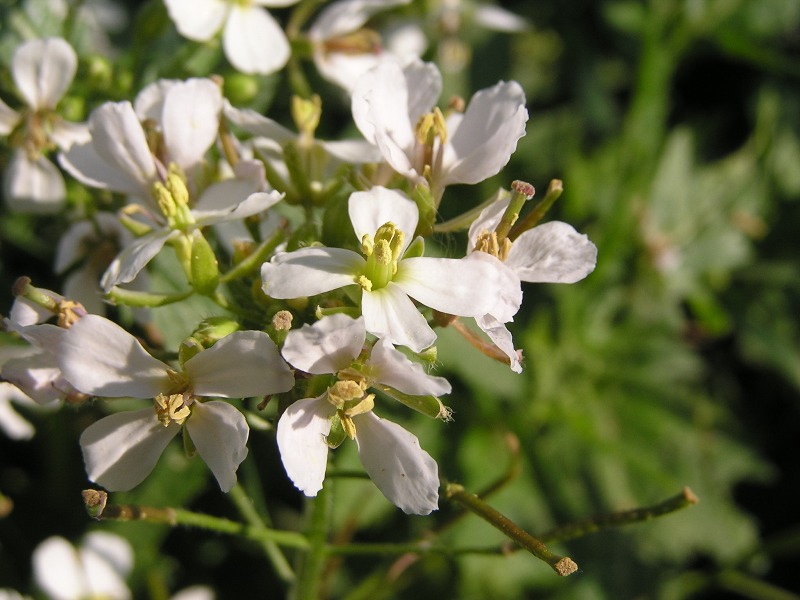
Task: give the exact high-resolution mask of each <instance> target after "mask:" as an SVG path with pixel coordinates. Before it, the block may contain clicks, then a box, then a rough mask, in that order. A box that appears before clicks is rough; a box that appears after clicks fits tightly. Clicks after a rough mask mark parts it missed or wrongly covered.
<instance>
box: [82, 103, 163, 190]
mask: <svg viewBox="0 0 800 600" xmlns="http://www.w3.org/2000/svg"><path fill="white" fill-rule="evenodd" d="M89 127H90V128H91V130H92V145H93V146H94V149H95V151H96V152H97V154H98V155H99V156H100V157H101V158H102V160H104V161H105V162H106V163H108V164H109V165H111V166H112V167H114V168H115V169H117V170H119V171H121V172H122V173H123V174H124V176H126V177H127V178H129V179H130V180H132V181H135V182H136V183H137V184H138V187H139V189H140V190H143V191H145V194H146V195H149V192H150V184H151V183H152V182H153V181H155V178H156V165H155V161H154V159H153V155H152V154H151V153H150V148H149V147H148V145H147V139H146V138H145V135H144V130H143V129H142V126H141V124H140V123H139V119H138V117H137V116H136V113H135V112H134V110H133V106H131V103H130V102H106V103H105V104H103V105H101V106H99V107H98V108H96V109H95V110H94V111H93V112H92V114H91V116H90V117H89ZM69 154H70V153H69V152H68V153H67V155H69ZM120 191H125V190H120Z"/></svg>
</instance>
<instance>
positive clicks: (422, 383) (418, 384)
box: [365, 338, 452, 396]
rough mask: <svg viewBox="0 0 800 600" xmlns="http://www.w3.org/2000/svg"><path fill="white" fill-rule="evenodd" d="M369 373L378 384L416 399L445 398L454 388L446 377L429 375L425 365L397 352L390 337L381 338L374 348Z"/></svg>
mask: <svg viewBox="0 0 800 600" xmlns="http://www.w3.org/2000/svg"><path fill="white" fill-rule="evenodd" d="M365 370H366V372H367V373H368V374H369V376H370V377H372V378H373V379H375V381H377V382H378V383H382V384H383V385H388V386H389V387H393V388H394V389H396V390H398V391H400V392H403V393H404V394H411V395H413V396H424V395H427V394H430V395H433V396H441V395H442V394H449V393H450V391H451V389H452V388H451V387H450V382H449V381H447V380H446V379H445V378H444V377H434V376H433V375H428V374H427V373H426V372H425V369H423V368H422V365H421V364H419V363H416V362H413V361H411V360H409V359H408V357H406V355H405V354H403V353H402V352H400V351H399V350H396V349H395V347H394V346H392V344H391V343H390V342H389V339H388V338H381V339H379V340H378V341H377V343H376V344H375V345H374V346H373V347H372V353H371V354H370V357H369V360H368V361H367V364H366V365H365Z"/></svg>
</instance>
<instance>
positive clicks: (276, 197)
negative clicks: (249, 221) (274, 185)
mask: <svg viewBox="0 0 800 600" xmlns="http://www.w3.org/2000/svg"><path fill="white" fill-rule="evenodd" d="M234 182H237V183H236V184H234ZM226 183H228V184H230V185H229V186H226V188H227V191H228V192H230V193H231V194H232V196H231V197H232V198H235V199H236V200H237V204H233V205H231V206H228V207H226V208H219V209H215V210H207V209H206V207H207V206H208V204H204V207H203V208H201V209H197V210H193V211H192V214H193V215H194V217H195V219H196V221H197V224H198V225H202V226H205V225H213V224H216V223H222V222H224V221H234V220H241V219H245V218H247V217H251V216H253V215H257V214H259V213H262V212H264V211H265V210H267V209H268V208H270V207H272V206H275V205H276V204H277V203H278V202H280V201H281V200H282V199H283V194H281V193H279V192H276V191H272V192H256V193H251V194H249V195H246V196H240V195H233V194H239V193H241V191H242V190H244V189H250V188H252V187H253V182H252V181H246V182H242V181H241V180H234V179H229V180H227V181H222V182H220V183H218V184H216V185H217V186H223V185H225V184H226ZM243 184H244V185H243ZM212 187H214V186H212ZM220 191H221V190H219V189H216V190H214V191H213V192H212V193H213V194H218V193H219V192H220ZM208 192H209V190H206V193H208ZM205 195H206V194H203V196H205ZM231 197H229V198H228V200H229V201H230V198H231ZM212 201H217V199H215V198H213V197H212V198H211V199H210V200H209V202H212Z"/></svg>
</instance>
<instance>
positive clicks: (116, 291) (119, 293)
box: [108, 287, 194, 308]
mask: <svg viewBox="0 0 800 600" xmlns="http://www.w3.org/2000/svg"><path fill="white" fill-rule="evenodd" d="M192 294H194V290H189V291H188V292H179V293H177V294H154V293H151V292H138V291H135V290H125V289H122V288H119V287H113V288H111V289H110V290H109V292H108V299H109V300H111V301H112V302H113V303H114V304H115V305H121V306H130V307H132V308H155V307H157V306H165V305H167V304H172V303H174V302H180V301H181V300H185V299H186V298H188V297H189V296H191V295H192Z"/></svg>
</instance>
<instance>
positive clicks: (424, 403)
mask: <svg viewBox="0 0 800 600" xmlns="http://www.w3.org/2000/svg"><path fill="white" fill-rule="evenodd" d="M374 387H376V388H377V389H379V390H380V391H382V392H383V393H384V394H386V395H387V396H389V397H391V398H394V399H395V400H397V401H398V402H400V403H401V404H404V405H405V406H407V407H408V408H411V409H413V410H415V411H417V412H419V413H422V414H423V415H425V416H426V417H431V418H432V419H442V420H443V421H449V420H450V413H451V411H450V409H449V408H447V407H446V406H445V405H444V404H442V401H441V400H439V398H437V397H436V396H430V395H428V396H412V395H410V394H404V393H403V392H398V391H397V390H396V389H394V388H390V387H387V386H374Z"/></svg>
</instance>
